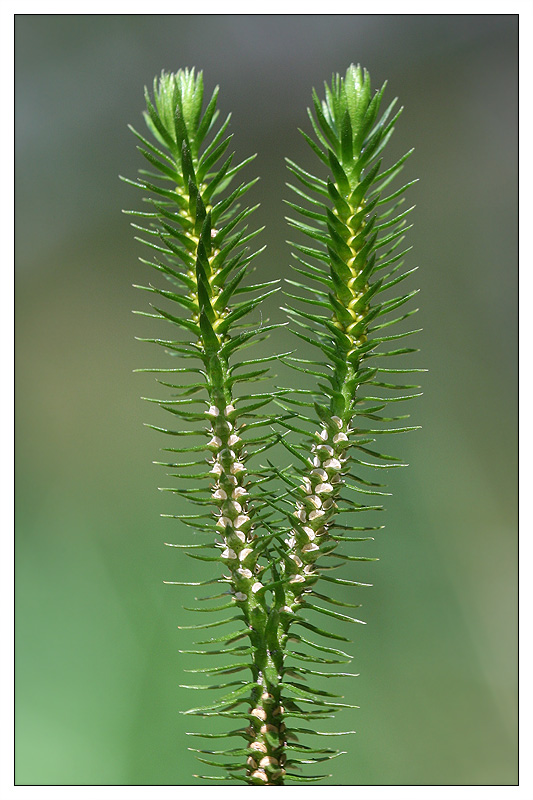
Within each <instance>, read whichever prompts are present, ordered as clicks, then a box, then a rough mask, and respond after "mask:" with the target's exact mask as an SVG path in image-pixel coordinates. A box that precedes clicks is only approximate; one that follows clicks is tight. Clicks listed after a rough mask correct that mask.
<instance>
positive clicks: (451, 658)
mask: <svg viewBox="0 0 533 800" xmlns="http://www.w3.org/2000/svg"><path fill="white" fill-rule="evenodd" d="M352 61H353V62H356V63H357V62H360V63H361V64H363V65H364V66H366V67H367V68H368V69H369V71H370V73H371V76H372V79H373V84H374V86H379V85H381V83H382V82H383V81H384V80H385V79H388V80H389V89H388V97H389V98H392V97H393V96H395V95H399V97H400V101H401V103H402V104H403V105H404V106H405V112H404V114H403V116H402V118H401V120H400V122H399V124H398V125H397V130H396V132H395V135H394V137H393V139H394V141H393V143H391V146H390V148H389V154H388V158H389V159H390V163H392V159H393V158H394V156H397V157H398V156H399V155H401V154H402V153H403V152H405V150H407V149H408V148H410V147H412V146H415V148H416V151H415V154H414V155H413V157H412V158H411V160H410V161H409V162H408V165H407V167H406V170H405V172H404V174H405V176H406V179H408V178H412V177H415V176H418V177H419V178H420V179H421V180H420V182H419V183H418V184H417V186H416V187H415V188H414V189H412V190H411V197H410V199H412V200H413V202H416V204H417V209H416V211H415V212H414V214H413V217H414V219H413V220H412V221H414V222H415V227H414V229H413V230H412V232H411V233H410V234H409V236H410V243H412V244H414V252H413V254H411V256H412V257H411V258H410V265H415V264H416V263H419V264H420V265H421V269H420V270H419V272H418V273H417V277H416V279H415V281H411V285H410V288H413V286H414V285H418V286H420V288H421V293H420V294H419V296H418V297H419V305H420V308H421V311H420V314H419V315H418V319H417V320H416V322H417V323H418V325H417V327H419V326H422V327H423V328H424V333H423V334H420V335H418V336H417V339H418V342H417V344H418V346H420V347H421V348H422V352H421V353H420V354H417V355H416V356H415V357H414V358H412V359H411V364H414V365H418V366H425V367H428V368H429V370H430V371H429V372H428V373H427V375H425V376H424V377H423V384H424V385H423V389H424V397H423V398H421V399H420V400H418V401H417V402H416V403H415V404H414V407H413V408H412V409H411V412H412V421H413V424H420V425H422V426H423V429H422V430H421V431H417V432H416V433H413V434H409V435H408V436H405V437H396V438H397V439H398V441H394V442H392V441H387V442H386V446H387V448H388V450H389V451H390V450H394V452H395V453H397V454H401V456H402V457H403V458H405V460H406V461H408V462H409V463H410V464H411V466H410V468H409V469H408V470H398V471H393V472H392V473H391V474H390V480H389V485H390V486H391V488H392V491H393V492H394V496H393V497H392V498H389V499H388V502H387V512H386V520H385V522H386V523H387V527H386V529H385V531H383V532H381V533H380V534H379V535H378V538H377V541H376V542H375V543H374V544H373V545H372V548H373V553H372V554H375V555H377V556H379V557H380V559H381V560H380V562H379V564H373V565H369V566H365V567H364V568H359V567H357V568H355V567H354V568H353V577H355V578H356V579H358V577H357V576H361V577H362V578H363V580H364V579H365V578H368V579H370V580H371V582H373V583H374V588H373V589H368V590H366V592H367V594H365V596H364V598H363V602H364V607H363V609H362V616H363V619H365V620H366V621H367V622H368V623H369V624H368V625H367V626H366V627H364V628H363V627H362V626H361V627H360V628H359V626H358V630H357V631H356V633H355V644H354V645H353V646H351V647H352V651H353V652H354V654H355V660H354V666H355V671H356V672H360V673H361V677H359V678H358V679H357V680H356V681H355V682H353V683H351V684H350V685H349V686H344V689H345V692H346V697H347V701H348V702H355V703H357V704H359V705H360V707H361V708H360V710H357V711H354V712H348V713H346V714H345V717H344V719H339V720H337V725H338V727H340V728H341V729H347V728H352V727H355V729H356V730H357V731H358V733H357V735H356V736H355V737H352V738H351V739H350V741H349V742H343V745H345V746H346V747H347V749H348V750H349V753H350V755H349V756H348V757H344V758H342V759H339V760H338V761H337V762H336V764H335V765H334V766H335V772H334V778H333V779H332V780H331V782H332V783H335V784H513V783H515V782H516V780H517V765H516V488H515V486H516V466H515V465H516V281H517V273H516V222H515V219H516V182H517V181H516V146H517V142H516V139H517V136H516V94H517V17H516V16H515V15H444V16H442V15H397V16H396V15H349V16H343V15H318V16H314V15H311V16H293V15H287V16H279V15H266V16H262V15H244V16H240V15H221V16H213V15H207V16H200V15H191V16H182V15H173V16H161V15H148V16H143V15H131V16H128V15H110V16H104V15H76V16H69V15H58V16H56V15H43V16H39V15H19V16H18V17H17V19H16V153H17V156H16V158H17V160H16V165H17V177H16V181H17V187H16V188H17V191H16V215H17V216H16V219H17V225H16V244H17V251H16V253H17V267H16V286H17V292H16V337H17V459H16V469H17V484H16V485H17V533H16V546H17V551H16V601H17V605H16V634H17V642H16V674H17V682H16V704H17V705H16V767H17V772H16V780H17V783H19V784H60V785H62V784H125V785H131V784H157V785H158V784H188V783H189V784H190V783H195V779H193V778H192V777H191V774H192V773H193V772H196V771H197V770H198V765H197V762H196V761H195V759H194V757H193V754H192V753H189V752H188V751H187V750H186V747H187V746H188V745H191V744H192V742H191V740H190V739H188V738H187V737H186V736H185V730H191V729H192V730H202V729H204V730H205V729H206V728H207V726H209V725H211V723H210V722H208V721H202V720H201V719H200V720H197V719H192V721H191V720H190V718H185V717H183V716H181V715H180V714H179V713H178V712H179V710H183V709H184V708H187V707H188V706H189V705H190V704H191V702H192V703H195V701H196V699H197V698H193V699H192V701H191V698H189V697H188V696H187V693H186V692H185V691H184V690H181V689H179V688H178V684H179V683H180V682H188V681H187V675H186V674H184V673H183V672H182V668H183V667H187V666H194V665H196V666H198V662H195V661H191V660H190V659H191V658H192V659H194V658H195V657H191V656H189V657H183V656H180V655H179V653H178V649H179V648H180V647H182V646H183V644H184V641H186V642H187V643H190V637H189V638H188V639H185V637H182V635H181V634H180V633H179V632H178V630H177V625H178V624H179V623H180V621H183V618H184V615H185V616H188V619H187V620H186V624H187V623H189V624H190V623H193V622H194V621H195V620H194V619H190V617H192V616H193V615H187V612H182V611H181V610H180V608H181V604H182V603H185V604H186V603H187V600H189V599H190V595H188V594H186V592H185V590H183V591H182V590H181V589H180V588H178V587H168V586H163V584H162V580H163V579H175V580H177V579H181V580H183V579H185V580H186V579H187V576H189V578H190V576H193V578H194V576H195V575H200V574H201V572H202V570H201V565H200V566H198V563H199V562H193V561H188V563H183V562H181V563H180V557H179V556H177V555H176V551H170V550H169V549H168V548H165V547H163V542H164V541H187V540H188V539H187V532H186V531H184V530H183V528H182V527H180V525H179V523H175V524H173V523H172V522H171V521H168V520H162V519H160V518H159V516H158V515H159V513H160V512H167V513H177V512H180V511H181V510H182V508H181V505H179V504H178V503H176V502H175V501H173V500H172V499H171V498H170V496H168V495H163V494H161V493H159V492H158V491H157V487H158V486H160V485H165V484H164V483H162V480H161V475H160V474H159V473H158V469H161V468H160V467H154V466H152V464H151V461H152V460H153V459H157V458H158V457H159V452H158V448H159V447H160V446H162V445H163V442H162V441H161V440H160V439H158V435H157V434H156V433H154V432H153V431H150V430H148V429H147V428H143V426H142V423H143V421H150V422H155V423H157V422H158V421H160V418H159V417H158V412H157V410H156V409H154V408H153V407H151V406H147V405H146V404H143V403H142V402H141V400H140V399H139V396H140V395H148V396H150V395H152V396H154V392H155V391H157V389H154V384H153V382H152V381H153V378H152V377H151V376H147V375H134V374H132V370H133V369H134V368H136V367H139V366H153V365H159V366H161V365H162V364H163V363H164V362H165V356H164V354H163V353H159V352H155V350H150V346H149V345H143V344H140V343H138V342H136V341H135V340H134V336H135V335H138V336H147V335H154V333H156V329H155V328H154V325H152V324H151V322H150V321H149V320H146V319H143V318H140V317H135V316H133V315H132V314H131V309H132V308H139V307H140V308H146V307H147V303H146V300H145V298H144V296H138V295H140V293H139V292H136V290H134V289H133V288H131V284H132V283H142V282H144V281H145V280H146V275H145V272H144V270H145V268H144V267H143V266H142V265H141V264H140V263H139V262H138V260H137V258H138V256H139V255H142V252H141V250H142V248H141V245H139V244H137V243H136V242H134V240H133V233H132V231H131V229H130V227H129V224H128V219H127V218H126V217H124V216H123V215H122V214H121V209H122V208H131V207H137V208H138V207H139V201H140V197H138V196H137V194H136V192H135V191H134V190H133V189H132V188H131V187H129V186H128V185H126V184H124V183H122V182H120V181H119V180H118V177H117V176H118V174H119V173H121V174H123V175H127V176H129V177H134V176H135V174H136V170H137V168H138V167H140V166H142V165H141V156H140V155H139V154H138V152H137V151H136V149H135V141H134V137H133V136H132V135H131V134H130V133H129V131H128V130H127V128H126V124H127V123H128V122H130V123H132V124H134V125H135V126H136V127H137V128H138V129H139V130H141V129H142V125H143V123H142V119H141V112H142V109H143V105H144V104H143V98H142V89H143V86H144V84H151V82H152V79H153V76H154V75H155V74H157V73H159V72H160V71H161V69H166V70H176V69H177V68H179V67H181V66H193V65H195V66H196V67H197V68H202V69H203V70H204V76H205V80H206V84H207V88H208V90H212V88H213V87H214V85H215V84H216V83H220V85H221V96H220V103H219V105H220V108H221V109H222V111H229V110H231V111H233V127H232V130H233V131H234V133H235V137H234V144H235V148H236V150H237V154H238V156H239V157H245V156H247V155H248V154H249V153H251V152H257V153H258V157H257V159H256V161H255V162H254V164H253V165H252V167H250V168H249V169H248V174H249V176H250V177H252V176H253V175H255V174H259V175H261V176H262V179H261V181H260V183H259V185H258V186H257V187H256V188H255V189H254V191H253V197H252V196H250V199H251V201H252V200H253V201H254V202H259V201H260V202H261V204H262V205H261V210H260V211H259V212H258V213H257V214H256V217H257V222H258V224H259V223H262V224H266V225H267V229H266V231H265V233H264V234H263V237H262V243H266V244H267V245H268V247H267V251H266V253H265V254H264V255H263V256H262V257H261V259H260V264H259V267H260V269H261V270H262V275H264V276H266V277H267V278H274V277H281V276H286V275H288V273H289V270H288V267H287V264H288V262H289V260H290V253H289V248H288V246H287V245H286V244H285V239H286V238H287V237H289V238H291V236H290V232H289V229H288V228H287V227H286V225H285V222H284V214H285V213H286V211H285V208H283V206H282V204H281V198H282V197H287V196H288V190H286V188H285V186H284V182H285V181H286V180H287V179H288V174H287V173H286V170H285V167H284V163H283V157H284V156H285V155H289V156H290V157H292V158H293V159H295V160H296V161H298V162H300V163H302V164H303V165H305V164H308V165H311V164H312V163H313V158H312V157H310V156H309V154H308V153H307V152H306V149H305V148H306V145H305V143H304V142H303V140H302V139H301V137H300V136H299V134H298V133H297V127H298V126H301V127H303V128H306V129H307V127H308V122H307V117H306V113H305V108H306V106H307V105H308V104H309V102H310V92H311V87H312V86H315V87H317V89H319V90H320V89H321V87H322V82H323V80H324V79H327V80H329V79H330V77H331V73H332V72H333V71H341V72H344V71H345V69H346V67H347V66H348V64H349V63H350V62H352ZM276 302H277V301H276ZM276 302H272V303H271V304H270V311H271V314H272V316H273V318H274V319H275V320H277V321H281V320H282V319H283V315H282V313H281V312H280V311H277V310H276ZM156 327H157V325H156ZM157 332H158V333H161V330H160V329H159V327H157ZM283 336H285V334H283ZM277 341H278V346H280V347H282V348H283V347H284V345H285V344H286V342H285V341H282V342H281V344H280V341H281V340H280V339H278V340H277ZM267 347H268V345H267V346H265V347H264V349H265V351H266V348H267ZM281 372H282V371H281ZM288 380H292V377H289V376H288V375H286V374H284V373H283V372H282V374H281V376H280V382H282V383H283V382H285V383H286V382H287V381H288ZM391 438H393V437H391ZM328 688H329V686H328ZM325 725H326V723H323V727H324V726H325ZM331 729H335V726H333V728H331ZM193 746H197V745H194V744H193ZM200 746H201V745H200ZM196 782H198V781H196Z"/></svg>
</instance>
